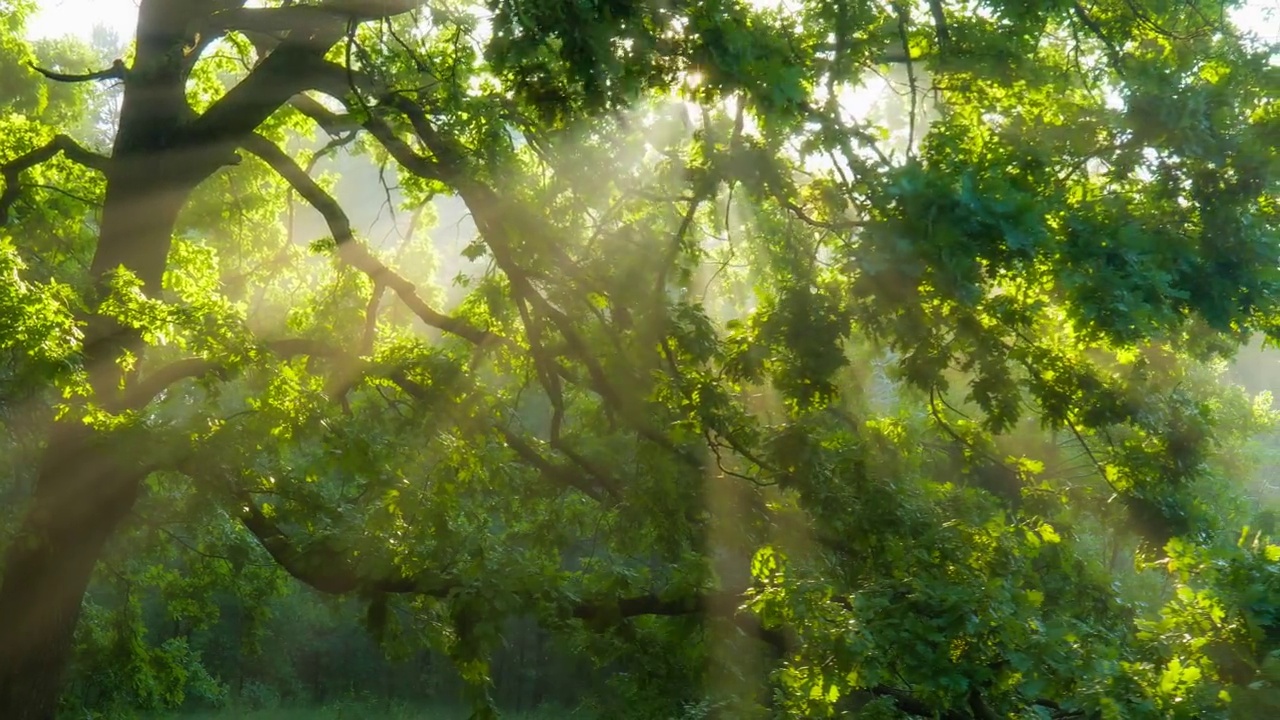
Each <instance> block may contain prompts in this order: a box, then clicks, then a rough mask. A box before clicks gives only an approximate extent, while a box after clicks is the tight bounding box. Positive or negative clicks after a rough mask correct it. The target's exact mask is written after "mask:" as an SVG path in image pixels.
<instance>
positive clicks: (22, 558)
mask: <svg viewBox="0 0 1280 720" xmlns="http://www.w3.org/2000/svg"><path fill="white" fill-rule="evenodd" d="M125 162H128V160H125ZM129 164H134V165H135V167H138V166H140V165H141V163H129ZM121 165H125V163H121ZM120 169H121V170H124V172H113V173H111V174H110V175H109V178H108V183H109V184H108V190H107V203H106V207H105V208H104V211H103V225H102V231H101V236H100V238H99V244H98V250H97V252H96V253H95V258H94V270H95V277H96V278H97V279H99V280H101V279H104V278H105V277H107V274H108V273H109V272H110V271H111V270H113V269H115V268H118V267H120V266H124V267H127V268H129V269H130V270H132V271H134V272H135V273H136V274H138V275H139V277H140V278H141V279H142V280H143V282H144V283H145V285H146V286H147V288H148V289H149V290H155V289H156V288H157V287H158V285H159V282H160V278H161V276H162V274H163V269H164V258H165V257H166V256H167V254H168V250H169V244H170V238H171V236H172V233H173V226H174V223H175V222H176V219H177V214H178V211H179V210H180V209H181V207H182V205H183V203H184V202H185V200H186V197H187V195H188V194H189V190H187V189H185V187H184V185H185V184H184V183H182V182H180V181H179V182H176V183H171V182H169V177H172V175H171V174H168V173H165V172H164V168H163V165H161V166H159V167H157V166H154V165H153V166H152V168H151V172H150V173H147V174H146V175H143V174H141V173H137V172H133V173H131V172H128V168H127V166H125V167H122V168H120ZM144 177H147V180H146V181H145V182H144V181H143V178H144ZM136 344H137V339H136V336H135V335H134V334H133V333H129V332H126V331H124V330H123V329H121V328H120V327H118V326H117V325H116V324H115V323H113V322H111V321H110V320H108V319H105V318H102V317H101V316H94V317H91V318H90V319H89V323H88V328H87V331H86V338H85V347H84V360H85V363H86V365H87V366H88V369H89V374H90V378H91V381H92V384H93V386H94V388H95V391H96V392H95V399H96V400H97V401H98V402H100V403H103V404H104V405H106V406H107V407H111V406H112V405H113V403H114V401H115V400H116V399H118V396H119V392H118V387H119V382H120V378H121V376H120V370H119V367H118V366H117V364H116V362H115V361H116V359H117V358H118V357H119V354H120V352H121V350H123V349H126V348H134V347H135V346H136ZM129 451H130V448H127V447H125V448H121V447H119V442H118V440H117V441H114V442H113V439H112V438H110V437H106V436H104V435H103V434H101V433H99V432H98V431H95V430H93V429H91V428H89V427H88V426H86V425H85V424H84V423H83V422H81V421H80V420H79V418H78V417H76V414H75V413H72V414H71V416H70V418H69V419H68V420H66V421H63V422H59V423H56V424H55V426H54V428H53V430H52V432H51V434H50V437H49V440H48V442H47V444H46V447H45V451H44V455H43V458H42V461H41V464H40V467H39V470H38V474H37V478H36V484H35V490H34V493H33V497H32V499H31V504H30V506H29V508H28V509H27V512H26V514H25V515H24V517H23V520H22V523H21V526H20V528H19V531H18V533H17V535H16V537H15V538H14V540H13V542H12V544H11V545H10V546H9V547H8V548H7V551H6V553H5V558H4V565H3V573H4V576H3V580H2V581H0V718H4V719H5V720H49V719H51V718H53V717H54V714H55V711H56V706H57V701H58V692H59V689H60V687H61V681H62V676H63V674H64V671H65V668H66V666H67V664H68V662H69V660H70V653H71V649H72V639H73V634H74V631H75V626H76V621H77V619H78V618H79V614H80V606H81V603H82V600H83V597H84V593H85V590H86V588H87V587H88V584H89V579H90V577H91V576H92V574H93V569H94V566H95V565H96V564H97V561H98V559H99V557H100V556H101V554H102V551H103V548H104V547H105V545H106V543H107V541H108V540H109V539H110V538H111V536H112V534H113V533H114V532H115V531H116V529H117V528H118V527H119V526H120V523H121V522H122V521H123V520H124V519H125V518H126V517H127V516H128V514H129V512H130V510H131V509H132V508H133V505H134V502H135V501H136V499H137V496H138V490H139V487H140V485H141V482H142V480H143V478H144V477H145V475H146V470H145V469H144V468H143V467H142V466H141V465H140V464H139V463H138V462H137V461H136V460H134V459H132V458H130V457H129V455H130V453H129ZM134 454H139V453H134Z"/></svg>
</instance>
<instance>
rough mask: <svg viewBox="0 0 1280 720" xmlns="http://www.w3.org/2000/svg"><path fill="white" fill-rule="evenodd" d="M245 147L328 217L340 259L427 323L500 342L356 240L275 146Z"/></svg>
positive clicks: (253, 141)
mask: <svg viewBox="0 0 1280 720" xmlns="http://www.w3.org/2000/svg"><path fill="white" fill-rule="evenodd" d="M241 144H242V146H243V147H244V149H245V150H248V151H249V152H251V153H253V154H254V155H256V156H257V157H259V158H260V159H261V160H262V161H263V162H265V163H266V164H267V165H269V166H270V167H271V168H272V169H273V170H275V171H276V172H277V173H278V174H279V175H280V176H281V177H282V178H284V180H285V181H286V182H288V183H289V185H290V186H291V187H293V189H294V190H295V191H296V192H297V193H298V195H300V196H301V197H302V198H303V199H304V200H306V201H307V202H308V203H309V204H310V205H311V206H312V207H313V208H315V209H316V211H318V212H319V213H320V215H321V216H322V217H324V219H325V222H326V223H327V224H328V225H329V232H330V234H331V235H332V236H333V240H334V242H335V243H337V245H338V256H339V258H340V259H342V260H344V261H345V262H347V263H348V264H350V265H351V266H352V267H354V268H356V269H357V270H360V271H361V272H363V273H365V274H366V275H368V276H369V278H370V279H371V280H373V281H374V282H375V283H379V284H381V285H383V286H385V287H388V288H390V289H391V291H392V292H394V293H395V294H396V296H397V297H399V298H400V300H401V301H402V302H403V303H404V304H405V305H407V306H408V307H409V309H410V310H412V311H413V313H414V314H415V315H417V316H418V317H419V318H420V319H421V320H422V321H423V322H424V323H426V324H427V325H430V326H431V327H434V328H437V329H439V330H442V331H444V332H447V333H450V334H452V335H456V336H458V337H461V338H463V339H465V340H468V341H470V342H472V343H474V344H476V345H481V346H483V345H489V344H492V343H494V342H496V341H498V340H499V338H498V336H496V335H495V334H493V333H491V332H489V331H488V330H484V329H481V328H477V327H475V326H473V325H471V324H470V323H468V322H466V321H464V320H459V319H458V318H455V317H452V316H449V315H445V314H444V313H441V312H439V311H437V310H436V309H435V308H432V307H431V306H430V305H428V304H427V302H426V301H425V300H423V299H422V296H421V295H419V294H418V289H417V287H416V286H415V285H414V284H413V283H412V282H410V281H409V280H408V279H406V278H405V277H404V276H402V275H400V274H399V273H396V272H394V271H392V270H391V269H390V268H388V267H387V266H386V265H385V264H383V262H382V261H381V260H379V259H378V258H377V257H376V256H374V255H373V253H371V252H369V250H368V249H367V248H365V247H364V246H363V245H362V244H360V242H359V241H358V240H356V237H355V233H354V232H353V231H352V230H351V221H350V220H349V219H348V218H347V214H346V212H345V211H343V209H342V206H341V205H339V204H338V201H337V200H334V199H333V196H331V195H329V193H327V192H325V190H324V188H321V187H320V186H319V185H318V184H317V183H316V181H315V180H313V179H312V178H311V176H309V175H307V174H306V172H304V171H303V169H302V168H301V167H300V166H299V165H298V163H297V162H295V161H294V160H293V158H291V157H289V155H288V154H287V153H285V151H283V150H281V149H280V148H279V147H278V146H277V145H276V144H275V143H273V142H271V141H270V140H267V139H266V138H264V137H262V136H260V135H257V134H250V135H249V136H248V137H246V138H245V139H244V140H243V142H242V143H241Z"/></svg>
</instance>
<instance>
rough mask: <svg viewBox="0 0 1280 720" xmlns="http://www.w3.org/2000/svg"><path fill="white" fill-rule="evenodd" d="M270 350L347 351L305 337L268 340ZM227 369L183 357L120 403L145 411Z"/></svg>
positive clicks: (133, 389) (124, 407)
mask: <svg viewBox="0 0 1280 720" xmlns="http://www.w3.org/2000/svg"><path fill="white" fill-rule="evenodd" d="M264 347H266V349H267V350H269V351H271V352H273V353H275V354H276V355H278V356H280V357H283V358H290V357H298V356H301V355H311V356H316V357H341V356H344V355H345V354H344V353H343V352H342V351H341V350H338V349H337V348H333V347H329V346H327V345H324V344H323V343H319V342H316V341H314V340H307V339H305V338H289V339H285V340H270V341H267V342H266V343H264ZM225 369H226V366H225V365H223V364H222V363H218V362H214V361H213V360H209V359H206V358H183V359H181V360H175V361H173V362H171V363H169V364H168V365H163V366H161V367H159V368H157V369H155V370H153V371H151V372H150V373H147V374H146V375H145V376H144V377H143V378H142V379H141V380H139V381H138V382H137V383H136V384H135V385H133V386H131V387H129V388H127V389H126V390H125V392H124V395H123V396H122V397H121V399H120V402H119V409H121V410H141V409H142V408H144V407H146V406H147V405H149V404H151V402H152V401H154V400H155V399H156V398H157V397H159V396H160V394H161V393H163V392H165V391H166V390H168V389H169V388H170V387H172V386H173V385H174V384H176V383H178V382H181V381H183V380H188V379H192V378H198V377H203V376H205V375H208V374H210V373H216V372H221V371H224V370H225Z"/></svg>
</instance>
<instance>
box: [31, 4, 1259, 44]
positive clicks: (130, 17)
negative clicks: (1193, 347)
mask: <svg viewBox="0 0 1280 720" xmlns="http://www.w3.org/2000/svg"><path fill="white" fill-rule="evenodd" d="M137 16H138V3H137V0H41V2H40V11H39V12H38V13H36V15H35V17H33V18H32V19H31V21H30V23H29V24H28V31H27V32H28V37H30V38H32V39H35V38H41V37H57V36H59V35H64V34H72V35H79V36H80V37H86V38H87V37H88V36H89V33H90V32H92V31H93V27H94V26H95V25H103V26H106V27H108V28H111V29H112V30H114V31H115V32H116V33H117V34H118V35H119V36H120V37H122V38H124V37H128V35H129V34H130V33H131V32H132V31H133V24H134V22H135V20H136V19H137ZM1236 22H1237V23H1238V24H1239V25H1240V26H1241V27H1245V28H1248V29H1250V30H1253V31H1255V32H1257V33H1258V34H1259V35H1261V36H1262V37H1263V38H1265V39H1280V0H1254V1H1253V2H1249V3H1246V4H1245V7H1244V8H1243V9H1241V10H1238V11H1237V12H1236Z"/></svg>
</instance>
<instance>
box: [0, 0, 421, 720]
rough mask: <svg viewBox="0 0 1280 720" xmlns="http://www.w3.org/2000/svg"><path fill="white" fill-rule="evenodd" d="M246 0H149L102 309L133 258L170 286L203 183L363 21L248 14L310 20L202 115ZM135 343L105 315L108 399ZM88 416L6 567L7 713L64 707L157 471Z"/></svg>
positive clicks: (88, 335) (41, 484) (132, 82)
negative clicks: (83, 611) (97, 596)
mask: <svg viewBox="0 0 1280 720" xmlns="http://www.w3.org/2000/svg"><path fill="white" fill-rule="evenodd" d="M420 4H421V3H420V2H416V1H415V0H393V1H392V0H383V1H382V2H379V3H368V4H367V6H368V8H369V11H370V13H371V15H370V16H369V17H389V16H391V15H395V14H398V13H402V12H405V11H407V10H409V9H412V8H413V7H416V6H417V5H420ZM242 5H244V0H220V1H219V2H216V3H214V2H208V1H207V0H142V2H141V4H140V6H139V12H138V26H137V35H136V39H137V45H136V52H135V54H134V62H133V64H132V67H130V68H129V69H128V71H127V73H126V75H125V78H124V97H123V100H122V104H121V108H120V125H119V127H118V129H117V131H116V138H115V144H114V147H113V149H112V155H111V160H110V163H109V164H108V167H107V171H106V174H107V190H106V198H105V204H104V207H103V212H102V225H101V231H100V234H99V238H98V246H97V249H96V252H95V254H94V258H93V263H92V266H91V268H90V273H91V275H92V280H93V282H94V286H95V288H96V291H97V293H96V294H97V297H91V298H87V300H88V302H87V305H88V306H89V307H90V308H93V307H94V306H95V303H97V302H98V301H99V300H100V299H101V292H102V291H103V290H104V289H105V288H106V283H107V281H108V280H109V279H110V277H111V275H112V273H113V272H114V271H115V270H116V269H117V268H120V267H124V268H126V269H128V270H130V271H131V272H133V273H134V274H135V275H136V276H137V277H138V279H140V280H141V281H142V283H143V288H144V289H145V291H146V292H147V293H148V294H154V293H156V292H157V291H159V289H160V286H161V281H162V278H163V276H164V270H165V266H166V263H167V261H168V255H169V246H170V242H171V240H172V236H173V229H174V225H175V224H176V222H177V218H178V214H179V212H180V211H181V209H182V207H183V205H184V204H185V202H186V200H187V198H188V197H189V196H190V193H191V191H192V190H193V189H194V188H195V187H196V186H197V185H199V184H200V182H202V181H203V180H204V179H205V178H207V177H208V176H210V175H211V174H213V173H214V172H215V171H217V169H218V168H219V167H221V166H223V165H225V164H228V163H229V162H233V161H234V160H235V159H236V158H234V153H233V150H234V149H235V148H236V147H238V145H239V143H240V142H242V141H243V139H244V137H245V136H246V135H248V134H249V133H252V132H253V131H254V130H255V129H256V128H257V127H258V126H259V125H260V124H261V123H262V121H264V120H265V119H266V118H267V117H268V116H270V115H271V114H272V113H273V112H275V111H276V110H277V109H278V108H279V107H280V106H281V105H283V104H284V103H285V102H287V101H288V100H289V99H290V98H291V97H293V96H294V95H296V94H297V93H299V92H302V91H303V90H305V89H307V88H309V87H311V85H310V84H309V82H310V80H309V79H308V78H309V75H308V73H307V72H306V70H307V68H309V67H313V66H315V65H316V64H317V63H320V66H321V69H323V63H322V62H321V60H322V58H323V56H324V54H325V52H327V51H328V49H329V48H330V47H332V45H333V44H334V43H335V42H337V41H338V40H339V39H340V38H341V37H342V36H343V35H344V34H345V33H346V30H347V27H348V22H349V18H347V17H345V16H343V15H342V14H341V13H339V14H337V15H334V16H333V17H330V18H327V19H324V18H322V19H324V20H325V21H324V22H320V23H317V22H315V20H316V17H315V14H314V13H310V12H307V11H306V9H305V8H296V9H290V8H285V9H284V10H278V11H272V12H268V13H266V14H265V15H264V14H263V13H262V12H257V11H255V13H250V14H240V15H237V16H236V17H239V18H240V19H241V20H242V21H244V22H248V23H250V24H249V25H247V26H246V27H248V28H249V29H252V28H253V25H252V22H253V17H254V16H255V14H256V16H258V17H259V18H260V19H262V20H265V21H267V24H268V25H271V26H272V27H274V28H275V29H276V30H279V29H280V27H287V28H288V27H290V26H289V25H288V24H287V23H290V22H297V23H302V24H301V25H300V26H299V27H298V28H296V29H292V28H291V29H290V32H289V34H288V37H287V39H285V40H284V41H277V42H273V43H269V45H270V46H271V48H272V49H271V51H270V53H269V55H268V56H267V57H266V58H265V59H262V60H261V61H260V62H259V64H258V65H257V66H256V67H255V69H254V70H253V72H252V73H250V75H249V77H248V78H246V79H244V80H243V81H241V82H240V83H239V85H237V86H236V87H235V88H233V89H232V90H231V91H229V92H228V93H227V95H226V96H225V97H223V98H221V99H220V100H219V101H218V102H216V103H215V104H214V106H213V107H212V108H210V109H209V110H207V111H206V112H205V113H204V114H203V115H201V116H200V117H198V118H197V117H194V115H193V113H192V111H191V109H190V107H189V106H188V104H187V100H186V81H187V74H188V72H189V70H190V62H191V61H193V58H188V57H187V52H188V50H189V49H190V48H189V47H188V45H189V44H191V45H197V46H200V47H203V46H202V45H199V43H201V42H208V41H209V40H210V39H211V38H205V39H204V40H203V41H202V40H200V39H199V38H197V37H195V36H194V35H193V32H194V29H196V28H198V27H199V24H200V23H201V22H203V21H205V20H209V19H210V13H212V12H214V11H217V10H223V11H228V12H229V11H232V10H234V9H235V8H238V7H240V6H242ZM299 11H302V12H299ZM282 13H283V14H282ZM272 18H274V20H272ZM282 22H284V23H286V24H285V25H283V26H281V25H280V23H282ZM272 23H274V25H273V24H272ZM214 26H215V27H214V29H215V30H217V29H218V28H219V27H222V26H219V25H218V23H216V22H215V23H214ZM226 27H232V26H226ZM222 29H225V27H222ZM214 34H215V35H216V32H215V33H214ZM125 350H134V351H135V352H136V351H139V350H141V348H140V346H139V343H138V338H137V334H136V333H133V332H130V331H127V330H125V329H123V328H121V327H119V326H118V325H117V324H116V323H114V322H113V321H111V320H109V319H107V318H104V317H102V316H101V315H97V314H94V313H92V312H91V313H90V316H89V318H88V326H87V328H86V332H85V339H84V348H83V359H84V362H85V364H86V367H87V369H88V372H89V379H90V383H91V385H92V386H93V388H94V394H95V401H96V402H98V403H100V404H102V405H104V406H105V407H107V408H108V409H116V408H118V407H120V402H121V400H122V395H121V392H120V389H119V388H120V382H121V379H122V375H121V371H120V367H119V365H118V363H117V361H118V360H119V358H120V356H121V353H122V352H123V351H125ZM74 416H75V414H74V413H72V419H70V420H68V421H66V422H62V423H59V424H57V425H56V427H55V428H54V431H53V432H52V433H51V436H50V439H49V442H48V443H47V444H46V448H45V457H44V460H43V462H42V463H41V467H40V468H39V473H38V477H37V481H36V487H35V491H34V496H33V498H32V501H31V505H30V507H29V509H28V511H27V514H26V515H25V516H24V518H23V521H22V523H21V527H20V529H19V533H18V535H17V537H16V538H15V541H14V542H13V544H12V545H11V546H10V547H9V548H8V549H7V550H6V552H5V557H4V565H3V567H2V568H0V572H3V573H4V575H3V580H0V720H48V719H49V718H52V717H53V715H54V712H55V709H56V705H57V699H58V691H59V688H60V685H61V679H62V675H63V672H64V671H65V669H66V666H67V663H68V661H69V659H70V654H71V647H72V636H73V634H74V631H75V625H76V621H77V618H78V616H79V612H80V605H81V602H82V599H83V596H84V592H85V589H86V588H87V587H88V584H89V579H90V577H91V575H92V574H93V568H94V565H95V564H96V563H97V561H98V558H99V557H100V556H101V554H102V551H103V548H104V547H105V546H106V544H107V542H108V541H109V539H110V538H111V536H112V534H113V533H114V532H115V530H116V529H117V528H118V527H119V525H120V523H121V522H122V521H123V520H124V519H125V518H126V517H127V516H128V514H129V512H130V510H131V509H132V508H133V504H134V502H135V501H136V500H137V496H138V491H139V488H140V486H141V483H142V480H143V478H145V476H146V470H145V469H144V468H142V467H140V466H139V464H138V463H137V461H135V460H132V459H129V457H128V456H129V448H118V447H116V446H115V445H116V444H118V443H116V444H113V443H112V442H111V440H110V439H108V438H104V437H101V436H99V435H97V434H95V433H94V432H93V431H91V430H89V429H88V428H86V427H85V426H84V425H83V424H82V423H80V422H79V420H78V419H77V418H75V417H74Z"/></svg>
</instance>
